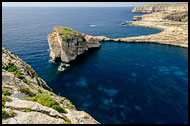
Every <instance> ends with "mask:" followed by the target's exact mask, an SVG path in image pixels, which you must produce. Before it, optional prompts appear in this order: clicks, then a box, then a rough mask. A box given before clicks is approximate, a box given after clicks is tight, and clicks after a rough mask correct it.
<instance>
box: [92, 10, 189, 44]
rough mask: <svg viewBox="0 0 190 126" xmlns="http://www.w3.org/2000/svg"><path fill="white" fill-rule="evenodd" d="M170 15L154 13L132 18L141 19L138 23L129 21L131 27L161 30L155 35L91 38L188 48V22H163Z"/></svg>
mask: <svg viewBox="0 0 190 126" xmlns="http://www.w3.org/2000/svg"><path fill="white" fill-rule="evenodd" d="M171 13H173V12H154V13H150V14H144V15H141V16H134V17H135V18H137V17H139V18H140V17H141V18H142V20H140V21H129V23H130V24H131V25H133V26H138V27H148V28H155V29H159V30H161V32H159V33H156V34H150V35H143V36H136V37H126V38H108V37H105V36H93V37H94V38H96V39H98V40H99V41H102V42H106V41H114V42H135V43H138V42H143V43H148V42H151V43H159V44H166V45H173V46H179V47H184V48H188V22H187V23H186V22H178V21H171V20H167V19H166V20H163V17H165V16H166V15H168V14H171Z"/></svg>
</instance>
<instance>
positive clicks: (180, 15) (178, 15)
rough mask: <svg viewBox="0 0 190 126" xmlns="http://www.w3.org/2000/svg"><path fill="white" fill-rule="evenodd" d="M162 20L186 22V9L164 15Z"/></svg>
mask: <svg viewBox="0 0 190 126" xmlns="http://www.w3.org/2000/svg"><path fill="white" fill-rule="evenodd" d="M163 19H164V20H171V21H178V22H188V11H180V12H173V13H171V14H169V15H167V16H165V17H163Z"/></svg>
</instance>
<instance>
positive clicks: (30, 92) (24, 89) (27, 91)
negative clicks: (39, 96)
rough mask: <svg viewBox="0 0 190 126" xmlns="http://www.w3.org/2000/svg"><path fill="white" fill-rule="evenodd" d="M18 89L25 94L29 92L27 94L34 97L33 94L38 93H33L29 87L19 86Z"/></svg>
mask: <svg viewBox="0 0 190 126" xmlns="http://www.w3.org/2000/svg"><path fill="white" fill-rule="evenodd" d="M18 91H20V92H22V93H24V94H27V95H29V96H30V97H33V96H35V95H36V94H35V93H33V92H32V91H30V89H29V88H18Z"/></svg>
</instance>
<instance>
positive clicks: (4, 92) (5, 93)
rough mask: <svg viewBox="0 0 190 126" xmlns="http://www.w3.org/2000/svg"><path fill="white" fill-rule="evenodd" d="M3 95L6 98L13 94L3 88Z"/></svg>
mask: <svg viewBox="0 0 190 126" xmlns="http://www.w3.org/2000/svg"><path fill="white" fill-rule="evenodd" d="M2 94H3V95H4V96H9V95H11V93H10V92H9V90H8V89H4V88H2Z"/></svg>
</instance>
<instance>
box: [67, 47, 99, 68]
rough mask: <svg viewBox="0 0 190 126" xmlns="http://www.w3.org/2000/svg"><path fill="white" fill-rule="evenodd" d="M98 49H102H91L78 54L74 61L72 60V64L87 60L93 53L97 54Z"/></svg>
mask: <svg viewBox="0 0 190 126" xmlns="http://www.w3.org/2000/svg"><path fill="white" fill-rule="evenodd" d="M98 50H100V48H93V49H89V50H88V51H86V52H85V53H83V54H81V55H79V56H77V58H76V59H75V60H74V61H71V62H70V64H73V65H75V64H83V63H84V62H86V61H87V59H88V58H89V57H91V56H92V55H95V54H96V53H97V52H98Z"/></svg>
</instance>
